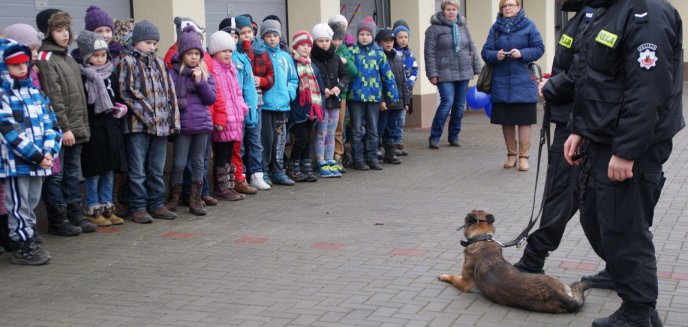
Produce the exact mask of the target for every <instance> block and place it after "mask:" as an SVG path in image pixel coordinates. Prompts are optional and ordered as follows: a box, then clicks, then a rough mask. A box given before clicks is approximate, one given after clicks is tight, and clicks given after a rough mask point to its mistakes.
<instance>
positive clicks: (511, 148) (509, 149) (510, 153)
mask: <svg viewBox="0 0 688 327" xmlns="http://www.w3.org/2000/svg"><path fill="white" fill-rule="evenodd" d="M514 167H516V140H514V141H513V142H509V143H507V144H506V161H505V162H504V169H509V168H514Z"/></svg>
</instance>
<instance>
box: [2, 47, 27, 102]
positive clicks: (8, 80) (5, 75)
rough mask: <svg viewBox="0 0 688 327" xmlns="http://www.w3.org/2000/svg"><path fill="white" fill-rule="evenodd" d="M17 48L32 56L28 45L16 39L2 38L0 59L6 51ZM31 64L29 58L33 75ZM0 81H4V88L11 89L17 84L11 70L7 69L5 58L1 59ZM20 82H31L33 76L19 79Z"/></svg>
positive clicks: (22, 84) (22, 83)
mask: <svg viewBox="0 0 688 327" xmlns="http://www.w3.org/2000/svg"><path fill="white" fill-rule="evenodd" d="M15 49H16V50H19V51H22V52H24V54H26V55H27V56H29V58H30V57H31V49H29V47H27V46H26V45H23V44H20V43H17V42H16V41H14V40H10V39H0V59H2V58H3V57H4V54H5V51H13V50H15ZM31 65H32V63H31V60H29V63H28V69H29V76H31V74H30V72H31ZM0 81H1V82H2V88H3V89H7V90H10V89H12V88H13V87H15V86H16V85H15V82H16V81H15V79H14V78H12V77H10V72H9V71H8V70H7V66H6V65H5V61H4V60H0ZM19 83H20V86H24V84H26V83H28V84H31V78H30V77H27V78H26V79H24V80H21V81H19ZM28 84H27V85H28Z"/></svg>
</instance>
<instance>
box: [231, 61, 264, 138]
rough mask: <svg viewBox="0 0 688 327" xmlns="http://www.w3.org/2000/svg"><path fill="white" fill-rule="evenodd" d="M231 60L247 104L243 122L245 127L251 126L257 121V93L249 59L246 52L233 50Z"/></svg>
mask: <svg viewBox="0 0 688 327" xmlns="http://www.w3.org/2000/svg"><path fill="white" fill-rule="evenodd" d="M232 61H233V62H234V67H235V68H236V70H237V80H238V82H239V88H240V89H241V94H242V96H243V98H244V103H246V105H247V106H248V113H247V114H246V116H245V117H244V124H245V125H246V126H247V127H253V126H255V125H256V124H257V123H258V93H257V92H256V87H255V86H254V83H253V69H252V68H251V60H249V59H248V56H247V55H246V54H243V53H241V52H239V51H234V53H233V54H232Z"/></svg>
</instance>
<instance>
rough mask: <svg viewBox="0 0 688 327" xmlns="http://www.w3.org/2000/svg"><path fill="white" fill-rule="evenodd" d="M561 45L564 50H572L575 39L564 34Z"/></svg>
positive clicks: (560, 40) (560, 41)
mask: <svg viewBox="0 0 688 327" xmlns="http://www.w3.org/2000/svg"><path fill="white" fill-rule="evenodd" d="M559 45H561V46H562V47H564V48H567V49H571V46H573V38H572V37H570V36H568V35H566V34H562V35H561V38H560V39H559Z"/></svg>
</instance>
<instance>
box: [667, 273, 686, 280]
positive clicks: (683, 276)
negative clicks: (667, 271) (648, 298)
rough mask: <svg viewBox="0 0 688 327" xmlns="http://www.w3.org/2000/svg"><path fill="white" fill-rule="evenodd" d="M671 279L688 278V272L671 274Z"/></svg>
mask: <svg viewBox="0 0 688 327" xmlns="http://www.w3.org/2000/svg"><path fill="white" fill-rule="evenodd" d="M671 279H677V280H688V274H684V273H673V274H671Z"/></svg>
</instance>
